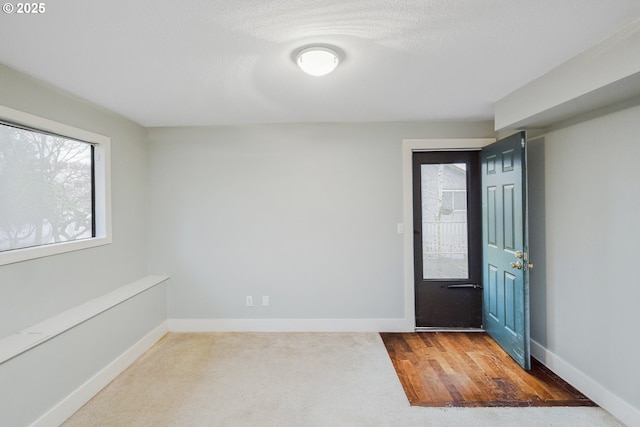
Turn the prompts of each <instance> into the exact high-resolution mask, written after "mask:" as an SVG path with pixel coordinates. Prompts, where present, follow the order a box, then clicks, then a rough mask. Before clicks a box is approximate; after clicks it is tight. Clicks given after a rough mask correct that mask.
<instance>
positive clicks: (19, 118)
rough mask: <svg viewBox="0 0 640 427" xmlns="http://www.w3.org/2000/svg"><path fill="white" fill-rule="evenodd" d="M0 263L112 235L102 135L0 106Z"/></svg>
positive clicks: (90, 243)
mask: <svg viewBox="0 0 640 427" xmlns="http://www.w3.org/2000/svg"><path fill="white" fill-rule="evenodd" d="M0 120H2V123H0V265H2V264H8V263H12V262H18V261H24V260H27V259H32V258H38V257H42V256H49V255H54V254H58V253H62V252H69V251H73V250H78V249H84V248H89V247H93V246H97V245H102V244H107V243H110V242H111V235H110V221H109V218H110V215H109V197H108V196H109V191H108V188H109V186H108V167H107V165H108V160H109V144H110V141H109V138H106V137H104V136H101V135H97V134H93V133H91V132H86V131H83V130H81V129H77V128H73V127H70V126H67V125H63V124H60V123H56V122H52V121H50V120H47V119H43V118H40V117H36V116H32V115H30V114H26V113H22V112H19V111H16V110H12V109H9V108H6V107H1V106H0Z"/></svg>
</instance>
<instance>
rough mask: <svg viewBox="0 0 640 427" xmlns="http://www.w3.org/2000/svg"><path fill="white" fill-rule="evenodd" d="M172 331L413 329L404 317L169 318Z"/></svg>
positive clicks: (383, 330)
mask: <svg viewBox="0 0 640 427" xmlns="http://www.w3.org/2000/svg"><path fill="white" fill-rule="evenodd" d="M168 322H169V331H172V332H413V328H414V326H415V325H414V323H413V322H412V321H407V320H406V319H169V321H168Z"/></svg>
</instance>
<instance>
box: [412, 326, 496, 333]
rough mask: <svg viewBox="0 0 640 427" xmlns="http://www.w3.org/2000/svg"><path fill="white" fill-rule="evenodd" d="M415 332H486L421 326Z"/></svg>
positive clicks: (474, 329)
mask: <svg viewBox="0 0 640 427" xmlns="http://www.w3.org/2000/svg"><path fill="white" fill-rule="evenodd" d="M414 330H415V332H484V329H482V328H443V327H441V326H419V327H416V328H415V329H414Z"/></svg>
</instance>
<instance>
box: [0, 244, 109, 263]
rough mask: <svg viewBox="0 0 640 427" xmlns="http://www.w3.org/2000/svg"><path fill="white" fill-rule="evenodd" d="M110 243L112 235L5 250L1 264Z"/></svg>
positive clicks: (0, 255) (0, 253)
mask: <svg viewBox="0 0 640 427" xmlns="http://www.w3.org/2000/svg"><path fill="white" fill-rule="evenodd" d="M110 243H111V238H110V237H94V238H91V239H85V240H74V241H72V242H62V243H53V244H50V245H44V246H34V247H31V248H23V249H14V250H9V251H4V252H0V265H6V264H13V263H16V262H21V261H28V260H31V259H36V258H43V257H47V256H51V255H58V254H63V253H66V252H72V251H79V250H81V249H89V248H94V247H96V246H103V245H108V244H110Z"/></svg>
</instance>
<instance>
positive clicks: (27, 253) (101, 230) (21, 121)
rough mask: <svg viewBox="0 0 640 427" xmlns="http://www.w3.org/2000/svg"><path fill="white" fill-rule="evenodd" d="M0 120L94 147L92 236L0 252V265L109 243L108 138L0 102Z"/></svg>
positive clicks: (109, 173)
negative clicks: (94, 228) (93, 234)
mask: <svg viewBox="0 0 640 427" xmlns="http://www.w3.org/2000/svg"><path fill="white" fill-rule="evenodd" d="M0 119H2V120H5V121H7V122H11V123H15V124H18V125H22V126H26V127H29V128H33V129H36V130H42V131H45V132H51V133H55V134H58V135H62V136H66V137H69V138H71V139H77V140H80V141H85V142H89V143H92V144H94V145H95V148H94V162H95V166H94V170H95V190H94V191H95V221H96V237H92V238H90V239H82V240H74V241H70V242H61V243H52V244H49V245H43V246H35V247H31V248H22V249H12V250H8V251H4V252H0V265H6V264H12V263H15V262H20V261H27V260H30V259H35V258H42V257H47V256H51V255H57V254H62V253H65V252H71V251H77V250H81V249H88V248H93V247H96V246H102V245H108V244H110V243H111V241H112V239H111V139H110V138H108V137H106V136H103V135H98V134H96V133H93V132H89V131H86V130H83V129H78V128H75V127H73V126H69V125H65V124H63V123H58V122H55V121H53V120H49V119H45V118H43V117H38V116H34V115H33V114H29V113H25V112H23V111H18V110H14V109H12V108H9V107H5V106H3V105H0Z"/></svg>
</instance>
